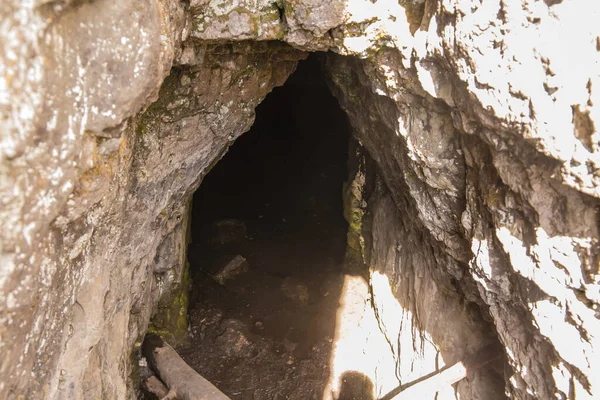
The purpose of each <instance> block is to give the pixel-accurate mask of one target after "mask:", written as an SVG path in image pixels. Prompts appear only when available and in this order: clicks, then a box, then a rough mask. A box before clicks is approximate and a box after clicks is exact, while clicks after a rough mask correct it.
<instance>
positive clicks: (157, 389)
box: [142, 375, 169, 400]
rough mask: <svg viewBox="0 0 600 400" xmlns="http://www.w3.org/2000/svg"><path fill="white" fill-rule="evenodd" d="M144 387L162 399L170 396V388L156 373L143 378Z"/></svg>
mask: <svg viewBox="0 0 600 400" xmlns="http://www.w3.org/2000/svg"><path fill="white" fill-rule="evenodd" d="M142 388H143V389H144V390H145V391H147V392H149V393H152V394H153V395H155V396H156V397H158V398H159V399H160V400H164V399H167V398H169V389H168V388H167V387H166V386H165V384H164V383H162V382H161V381H160V379H158V378H157V377H156V376H154V375H150V376H149V377H148V378H146V379H143V380H142Z"/></svg>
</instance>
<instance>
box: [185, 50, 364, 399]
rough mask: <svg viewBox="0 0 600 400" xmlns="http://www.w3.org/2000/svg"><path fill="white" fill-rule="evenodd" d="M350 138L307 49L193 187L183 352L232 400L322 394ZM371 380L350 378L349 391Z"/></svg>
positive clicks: (317, 60) (338, 276)
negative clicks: (187, 333) (249, 123)
mask: <svg viewBox="0 0 600 400" xmlns="http://www.w3.org/2000/svg"><path fill="white" fill-rule="evenodd" d="M349 140H350V126H349V123H348V121H347V118H346V115H345V113H344V112H343V111H342V110H341V108H340V106H339V105H338V103H337V101H336V99H335V98H334V97H333V95H332V94H331V93H330V92H329V89H328V87H327V84H326V80H325V77H324V73H323V68H322V55H319V54H316V53H315V54H312V55H311V56H310V57H309V58H308V59H307V60H305V61H302V62H300V63H299V65H298V68H297V70H296V72H295V73H294V74H293V75H292V76H291V77H290V78H289V79H288V81H287V82H286V83H285V85H284V86H282V87H279V88H276V89H274V90H273V92H272V93H271V94H269V95H268V96H267V97H266V99H265V100H264V101H263V102H262V103H261V104H260V105H259V106H258V107H257V109H256V120H255V123H254V125H253V127H252V128H251V130H250V131H249V132H247V133H245V134H244V135H242V137H241V138H239V139H238V140H237V141H236V142H235V143H234V144H233V145H232V146H231V148H230V149H229V152H228V153H227V154H226V155H225V156H224V157H223V158H222V159H221V160H220V161H219V162H218V163H217V164H216V166H215V167H214V168H213V169H212V170H211V171H210V173H209V174H208V175H207V176H206V177H205V179H204V181H203V182H202V184H201V186H200V188H199V189H198V191H197V192H196V194H195V195H194V200H193V211H192V240H191V244H190V248H189V251H188V259H189V261H190V271H191V275H192V278H193V281H194V284H193V287H192V290H191V295H190V305H189V319H190V325H191V334H192V343H191V345H190V346H188V348H186V349H184V350H182V357H183V358H184V359H185V360H186V361H187V362H188V363H189V364H190V365H191V366H192V367H193V368H194V369H196V370H197V371H198V372H199V373H200V374H202V375H203V376H204V377H206V378H207V379H209V380H211V381H212V382H213V383H214V384H215V385H216V386H217V387H219V389H221V390H222V391H223V392H224V393H226V394H227V395H228V396H230V397H231V398H232V399H274V398H282V399H283V398H289V399H310V398H320V396H321V395H322V393H323V390H324V386H325V384H326V382H325V381H326V379H327V378H328V373H327V370H328V368H329V361H330V352H331V347H332V341H333V336H334V330H335V320H336V311H337V309H338V306H339V304H338V298H339V294H340V290H341V285H342V273H343V261H344V254H345V248H346V244H345V242H346V233H347V229H348V226H347V223H346V221H345V220H344V217H343V204H342V187H343V182H344V181H345V180H346V179H347V175H348V168H347V158H348V144H349ZM294 377H301V379H300V380H296V379H294ZM367 384H368V382H366V381H364V380H361V379H358V380H356V383H352V382H350V385H351V386H352V388H351V391H352V393H357V392H360V391H361V386H362V385H367ZM357 387H358V388H357ZM365 387H366V389H365V390H366V391H368V386H365ZM353 396H354V395H353ZM361 398H362V397H361ZM364 398H369V397H368V396H366V397H364Z"/></svg>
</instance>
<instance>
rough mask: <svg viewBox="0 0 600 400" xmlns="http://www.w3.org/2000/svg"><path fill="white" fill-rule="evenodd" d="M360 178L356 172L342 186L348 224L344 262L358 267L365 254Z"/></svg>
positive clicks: (359, 174) (360, 175)
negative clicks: (348, 181)
mask: <svg viewBox="0 0 600 400" xmlns="http://www.w3.org/2000/svg"><path fill="white" fill-rule="evenodd" d="M359 168H360V167H359ZM362 178H363V174H362V173H361V172H360V171H358V172H357V173H356V175H355V176H354V177H353V178H352V181H351V182H350V183H345V184H344V186H343V205H344V218H345V219H346V221H347V222H348V234H347V239H346V240H347V246H346V262H347V263H352V264H358V265H362V264H363V263H364V254H365V241H364V238H363V236H362V221H363V217H364V214H365V210H364V204H363V203H364V201H363V200H362V183H363V182H364V180H363V179H362Z"/></svg>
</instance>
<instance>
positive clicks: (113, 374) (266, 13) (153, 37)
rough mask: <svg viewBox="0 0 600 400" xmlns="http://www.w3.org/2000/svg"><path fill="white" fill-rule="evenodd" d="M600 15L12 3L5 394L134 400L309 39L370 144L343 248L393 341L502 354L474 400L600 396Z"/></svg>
mask: <svg viewBox="0 0 600 400" xmlns="http://www.w3.org/2000/svg"><path fill="white" fill-rule="evenodd" d="M599 16H600V3H598V2H593V1H584V0H578V1H570V2H557V1H533V0H531V1H524V2H502V1H494V0H485V1H479V0H444V1H430V0H427V1H423V2H422V1H416V0H407V1H400V2H398V1H396V0H378V1H371V0H334V1H329V2H322V1H317V0H293V1H291V0H281V1H276V2H273V1H261V0H257V1H221V0H191V1H181V2H180V1H176V0H143V1H130V0H126V1H120V2H118V3H114V2H110V1H107V0H96V1H70V0H65V1H54V2H48V1H36V2H27V3H25V2H20V1H17V0H4V1H3V2H2V3H1V4H0V18H1V19H0V21H1V23H0V37H2V40H0V129H1V131H2V136H1V142H0V143H1V144H0V162H1V164H0V165H1V167H0V177H1V179H0V202H1V204H2V207H1V208H0V224H1V226H2V227H3V230H2V231H1V233H0V254H1V258H0V260H1V265H0V353H1V354H2V359H1V360H0V397H2V398H4V397H19V396H21V397H25V398H125V397H128V396H129V397H131V396H133V393H134V390H135V389H134V388H133V387H131V386H130V385H131V384H132V382H133V380H132V375H134V374H135V371H134V370H133V369H132V368H133V365H134V364H135V362H134V361H133V360H132V359H131V355H132V353H133V352H134V348H135V343H136V341H138V340H139V338H140V337H142V336H143V334H144V333H145V332H146V330H147V329H148V325H149V321H150V318H151V317H152V315H156V317H155V319H154V321H153V324H154V326H153V329H156V330H160V329H163V328H164V329H166V330H167V331H168V332H171V334H173V332H176V331H177V330H178V329H179V331H185V329H186V320H185V304H186V299H185V281H186V273H185V251H186V250H185V249H186V232H187V221H188V215H189V207H188V201H189V199H190V196H191V195H192V193H193V191H194V190H195V189H196V188H197V187H198V185H199V184H200V182H201V180H202V177H203V176H204V175H205V174H206V173H207V172H208V171H209V170H210V168H211V166H212V165H214V164H215V163H216V162H217V161H218V159H219V158H220V157H221V156H222V155H223V153H224V152H225V151H226V149H227V147H228V146H229V145H230V144H231V143H232V142H233V141H234V140H235V139H236V138H237V137H239V135H241V134H242V133H243V132H245V131H246V130H248V129H249V127H250V126H251V124H252V122H253V117H254V108H255V107H256V105H257V104H258V103H259V102H260V101H261V100H262V99H263V98H264V97H265V96H266V95H267V93H268V92H269V91H270V90H271V89H272V88H273V87H274V86H277V85H281V84H283V83H284V82H285V80H286V79H287V77H288V76H289V75H290V74H291V72H292V71H293V70H294V68H295V65H296V62H297V60H299V59H301V58H303V57H305V56H306V53H305V52H304V51H307V50H309V51H313V50H331V51H333V52H335V53H338V55H334V54H330V55H329V56H328V58H327V63H326V68H327V71H328V74H329V76H330V80H331V88H332V91H333V92H334V94H335V95H336V96H337V97H338V99H339V101H340V104H341V105H342V107H343V108H344V109H345V110H346V111H347V112H348V115H349V118H350V120H351V122H352V125H353V130H354V135H355V137H356V138H357V140H358V142H359V145H358V147H359V149H358V150H357V154H358V155H357V158H356V159H355V161H356V163H357V165H356V168H355V169H354V173H353V175H352V179H353V180H352V182H350V183H351V184H349V185H348V188H349V190H350V192H349V193H348V194H347V198H348V201H347V202H346V203H347V205H348V209H347V210H346V211H347V215H348V217H349V219H350V221H349V222H350V228H351V235H350V236H349V238H351V243H349V244H351V245H352V248H353V250H354V252H353V254H354V255H355V257H356V259H357V260H358V261H360V262H364V263H365V264H367V265H368V266H369V271H370V275H371V277H370V279H371V285H372V288H373V289H375V290H372V291H371V292H372V302H373V306H374V308H375V309H377V310H378V313H377V315H378V318H379V319H380V322H381V324H380V326H381V332H382V334H383V335H385V336H386V337H387V338H388V339H393V338H394V337H395V336H398V337H400V336H402V335H405V336H402V337H408V338H413V336H414V339H415V340H416V338H417V336H415V333H418V332H421V333H423V335H424V336H422V337H428V338H430V339H431V340H432V341H433V342H434V344H435V346H433V347H432V349H433V350H435V351H437V352H440V353H441V357H442V358H443V361H444V362H446V363H451V362H455V361H457V360H460V359H462V358H463V357H464V356H465V355H468V354H470V353H471V352H472V351H474V350H476V348H477V347H479V346H480V345H481V346H483V345H484V344H486V343H489V342H493V341H499V342H500V343H501V344H502V346H503V347H504V349H505V353H506V354H505V357H506V359H505V360H504V371H498V370H497V369H494V368H488V369H486V370H482V371H481V372H479V373H478V374H476V375H474V376H473V377H471V378H468V379H467V380H465V381H464V382H462V383H460V384H459V385H458V389H459V392H460V393H461V398H463V399H476V398H495V397H494V396H500V397H501V396H502V395H503V393H504V391H506V392H507V393H508V394H510V396H511V397H513V398H517V399H530V398H531V399H533V398H542V399H545V398H575V396H576V397H577V398H595V397H598V396H600V388H598V382H600V375H599V374H600V372H599V371H600V365H598V363H599V361H598V360H600V357H598V354H595V352H596V353H597V352H598V351H599V350H597V349H600V343H599V341H600V339H599V338H598V332H600V322H599V312H600V310H599V308H598V307H599V303H600V282H599V279H600V275H599V269H600V261H599V255H600V250H599V248H600V247H599V244H598V238H599V232H598V229H599V215H598V213H599V212H600V211H599V210H600V200H599V197H600V173H599V172H598V171H599V164H600V155H599V154H600V134H599V133H598V131H597V126H598V125H599V124H600V106H599V104H600V98H599V96H600V92H599V91H598V87H600V72H599V71H600V68H599V64H600V28H599V25H598V24H597V22H596V21H597V19H598V17H599ZM275 40H278V41H279V42H275ZM281 42H286V43H287V44H286V43H281ZM159 89H160V91H159ZM360 160H362V161H360ZM383 277H385V279H384V278H383ZM380 279H384V280H387V282H389V283H390V284H389V287H390V288H391V289H392V293H393V297H394V298H395V299H396V300H397V301H398V302H399V303H400V304H402V305H403V306H404V310H405V311H406V312H407V313H406V314H402V316H401V317H399V316H398V315H394V314H393V313H389V312H386V306H385V304H386V303H385V302H384V301H383V299H384V298H385V296H386V294H385V293H384V292H382V291H379V290H378V288H379V286H377V284H375V285H373V283H376V282H378V280H380ZM161 309H169V312H168V313H166V314H165V313H161V312H160V310H161ZM408 312H410V314H409V313H408ZM440 314H443V316H442V315H440ZM165 315H168V316H169V317H168V318H167V317H165ZM408 315H411V316H417V317H415V319H412V322H411V324H412V325H411V326H414V331H411V332H407V331H406V329H407V328H406V327H407V326H408V325H409V324H400V325H399V326H398V318H405V317H406V318H408ZM411 329H412V328H411ZM425 333H427V335H429V336H427V335H425ZM406 335H408V336H406ZM410 335H413V336H410ZM398 343H400V342H398ZM435 351H434V353H435ZM390 354H391V356H390V357H392V358H393V359H394V360H395V364H396V366H397V368H398V371H399V372H397V373H394V372H395V371H392V373H394V375H397V376H399V377H407V376H409V375H410V374H409V373H408V372H407V371H408V370H407V369H406V368H408V367H407V365H408V364H406V362H409V361H407V360H406V359H403V358H402V351H401V349H397V348H390ZM416 357H417V358H415V359H414V361H415V362H417V363H422V364H423V365H426V366H435V364H436V363H435V362H433V361H432V360H433V359H432V358H431V357H430V356H427V355H425V353H424V352H423V353H422V354H420V355H419V354H417V356H416ZM428 357H429V358H428ZM435 357H437V356H435ZM409 363H410V362H409ZM375 386H376V387H377V383H376V382H375ZM379 387H380V388H383V387H384V386H379ZM448 395H449V396H450V395H453V394H448Z"/></svg>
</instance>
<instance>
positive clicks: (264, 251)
mask: <svg viewBox="0 0 600 400" xmlns="http://www.w3.org/2000/svg"><path fill="white" fill-rule="evenodd" d="M293 223H294V222H293V221H291V220H290V221H288V220H286V222H283V221H281V225H284V224H285V225H287V224H293ZM248 225H249V226H248V228H249V231H248V235H247V238H244V240H242V241H241V242H239V243H230V244H227V245H220V246H218V247H219V250H220V251H218V252H212V257H211V258H212V259H213V262H210V261H208V260H207V262H206V263H203V264H204V265H216V266H218V265H220V263H221V264H222V262H219V261H216V260H219V258H221V259H222V257H221V256H222V255H223V254H219V253H224V254H241V255H242V256H244V257H245V258H246V259H247V263H248V270H247V271H246V272H243V273H241V274H240V275H238V276H236V277H234V278H232V279H231V280H228V281H226V282H225V284H224V285H220V284H218V283H216V282H215V281H214V279H213V278H212V277H211V276H210V275H211V274H213V273H215V272H216V271H211V270H203V271H198V272H197V274H196V283H195V285H196V286H197V287H199V288H201V289H200V290H197V291H196V292H195V293H194V294H193V296H192V297H193V298H194V300H196V302H195V305H194V306H193V308H192V309H191V311H190V323H191V334H192V339H191V343H190V345H189V346H187V347H186V348H184V349H180V350H179V352H180V354H181V355H182V357H183V358H184V359H185V360H186V361H187V362H188V363H189V364H190V365H191V366H192V367H193V368H194V369H196V370H197V371H198V372H199V373H200V374H202V375H203V376H204V377H205V378H207V379H209V380H210V381H211V382H213V383H214V384H215V385H216V386H217V387H219V389H221V390H222V391H223V392H224V393H225V394H227V395H228V396H230V397H231V398H232V399H257V400H258V399H265V400H266V399H320V398H322V395H323V390H324V386H325V384H326V383H327V379H328V377H329V361H330V352H331V346H332V339H333V336H334V329H335V317H336V311H337V307H338V296H339V292H340V288H341V266H340V265H339V260H336V259H335V258H334V257H331V256H329V257H327V256H325V255H326V254H331V253H332V252H333V250H336V249H332V248H328V247H330V246H331V244H330V243H327V241H324V240H323V238H322V237H319V236H320V235H319V236H317V235H314V236H304V237H303V236H302V235H299V234H294V233H293V232H294V231H293V229H290V228H289V227H287V226H285V227H284V226H282V227H281V229H277V226H276V225H275V226H273V225H272V224H265V223H259V224H256V225H255V224H252V223H249V224H248ZM265 226H270V227H271V228H272V229H269V230H261V228H264V227H265ZM290 231H292V232H291V233H290ZM292 236H295V237H292ZM338 250H339V249H338ZM337 253H338V255H339V251H338V252H337ZM217 268H218V267H217Z"/></svg>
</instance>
